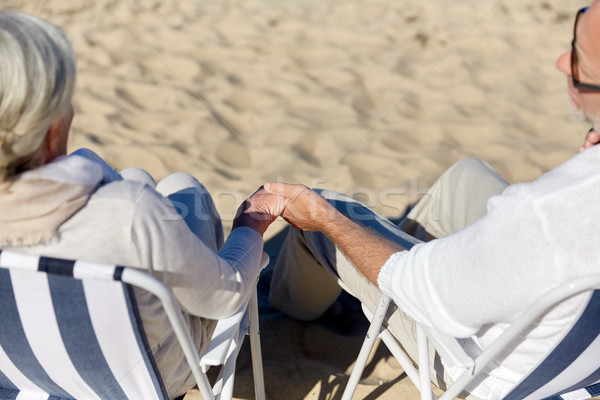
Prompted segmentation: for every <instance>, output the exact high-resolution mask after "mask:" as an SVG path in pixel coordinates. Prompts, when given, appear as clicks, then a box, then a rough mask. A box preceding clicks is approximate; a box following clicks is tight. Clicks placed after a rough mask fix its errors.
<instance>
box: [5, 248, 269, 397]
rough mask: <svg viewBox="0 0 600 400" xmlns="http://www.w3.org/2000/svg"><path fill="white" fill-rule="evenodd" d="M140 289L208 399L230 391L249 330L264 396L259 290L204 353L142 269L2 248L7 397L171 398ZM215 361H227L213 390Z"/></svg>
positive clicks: (259, 392)
mask: <svg viewBox="0 0 600 400" xmlns="http://www.w3.org/2000/svg"><path fill="white" fill-rule="evenodd" d="M267 263H268V257H266V256H265V257H264V258H263V264H262V267H264V266H265V265H266V264H267ZM133 286H136V287H140V288H142V289H144V290H146V291H148V292H150V293H152V294H154V295H155V296H157V297H158V298H159V299H160V300H161V302H162V304H163V309H164V311H165V313H166V314H167V316H168V318H169V321H170V322H171V324H172V327H173V330H174V332H175V334H176V336H177V338H178V340H179V342H180V344H181V347H182V349H183V352H184V354H185V357H186V359H187V361H188V364H189V366H190V369H191V371H192V373H193V376H194V378H195V379H196V382H197V384H198V388H199V390H200V392H201V393H202V396H203V398H204V399H213V398H217V399H218V398H229V399H230V398H231V397H232V392H233V378H234V374H235V359H236V357H237V352H238V351H239V348H240V346H241V344H242V343H241V342H242V341H243V338H244V337H245V334H246V333H248V330H249V331H250V332H249V334H250V337H251V352H252V361H253V372H254V381H255V392H256V397H257V399H264V384H263V372H262V359H261V357H260V342H259V340H258V306H257V302H256V290H255V291H254V295H253V296H252V297H251V298H250V299H249V303H247V307H244V308H243V309H242V310H241V311H240V312H239V313H238V314H237V315H235V316H232V317H231V318H227V319H225V320H222V321H219V323H218V324H217V326H218V329H217V330H216V331H215V334H214V335H213V338H212V340H211V343H210V345H209V352H208V353H207V355H205V356H204V357H206V358H204V357H203V358H202V359H201V358H200V357H199V355H198V353H197V350H195V346H194V344H193V342H192V339H191V336H190V333H189V331H188V330H187V325H186V324H185V322H184V320H183V316H182V313H181V310H180V308H179V306H178V304H177V301H176V300H175V297H174V295H173V292H172V291H171V290H170V289H168V288H167V287H166V286H165V285H164V284H163V283H162V282H160V281H159V280H158V279H156V278H154V277H152V276H151V275H149V274H147V273H145V272H144V271H142V270H139V269H134V268H127V267H121V266H115V265H108V264H99V263H90V262H84V261H69V260H63V259H56V258H48V257H40V256H36V255H28V254H21V253H15V252H9V251H1V250H0V302H1V304H0V318H1V320H2V323H1V324H0V398H2V399H102V400H106V399H143V400H151V399H168V398H169V397H168V395H167V393H166V390H165V387H164V385H163V380H162V378H161V376H160V373H159V371H158V370H157V368H156V364H155V362H154V358H153V356H152V352H151V351H150V349H149V347H148V342H147V340H146V335H145V332H144V328H143V326H142V323H141V319H140V316H139V313H138V310H137V307H136V303H135V297H134V295H133ZM247 310H248V311H247ZM224 324H225V325H227V326H225V327H224V326H223V325H224ZM210 365H223V367H222V368H221V376H220V377H219V378H218V380H217V381H216V383H215V384H214V385H213V386H214V387H211V384H210V383H209V380H208V378H207V376H206V374H205V372H206V369H207V368H208V366H210ZM213 390H214V392H213Z"/></svg>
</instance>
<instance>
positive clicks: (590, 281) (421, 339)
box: [342, 276, 600, 400]
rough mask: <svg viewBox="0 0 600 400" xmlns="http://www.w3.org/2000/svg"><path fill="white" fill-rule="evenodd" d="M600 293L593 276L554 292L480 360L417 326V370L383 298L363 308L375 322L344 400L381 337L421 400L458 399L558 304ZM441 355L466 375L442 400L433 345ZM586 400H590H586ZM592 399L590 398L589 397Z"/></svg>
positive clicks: (450, 339) (348, 398)
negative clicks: (434, 379) (435, 383)
mask: <svg viewBox="0 0 600 400" xmlns="http://www.w3.org/2000/svg"><path fill="white" fill-rule="evenodd" d="M598 289H600V277H597V276H592V277H586V278H579V279H575V280H573V281H571V282H568V283H565V284H564V285H562V286H560V287H558V288H556V289H553V290H552V291H550V292H549V293H547V294H545V295H544V296H542V297H541V298H540V299H539V300H538V301H537V302H536V303H535V304H534V305H533V306H531V307H529V308H528V309H526V310H525V311H524V312H523V313H522V314H521V315H520V316H519V317H518V318H517V320H516V321H515V322H513V323H512V324H511V325H510V326H509V327H508V328H507V329H506V330H505V331H504V332H503V333H502V334H501V335H500V336H499V337H498V338H497V339H496V340H495V341H494V342H493V343H492V344H491V345H490V346H489V347H488V348H486V349H485V351H483V352H482V353H481V354H480V355H479V356H478V357H477V358H475V359H473V358H471V357H469V356H468V355H467V354H466V353H465V352H464V350H463V349H462V347H461V346H460V345H459V343H458V341H457V340H456V339H455V338H453V337H449V336H445V335H442V334H440V333H439V332H435V331H432V330H429V329H427V328H425V327H423V326H421V325H419V324H417V351H418V364H419V367H418V368H417V367H415V366H414V364H413V362H412V361H411V359H410V358H409V356H408V355H407V354H406V353H405V352H404V350H403V349H402V348H401V347H400V345H399V344H398V342H397V341H396V339H395V338H394V337H393V336H392V334H391V333H390V332H389V331H388V329H387V328H386V327H385V326H384V320H385V317H386V313H387V311H388V308H389V306H390V302H391V299H390V297H389V296H387V295H382V296H381V297H380V300H379V303H378V305H377V308H376V310H375V314H374V315H372V313H371V312H370V311H369V310H368V309H367V308H366V307H364V306H363V311H364V312H365V314H366V315H367V317H368V318H369V320H371V324H370V326H369V329H368V331H367V334H366V337H365V340H364V342H363V345H362V347H361V350H360V352H359V355H358V357H357V360H356V365H355V367H354V369H353V371H352V373H351V375H350V378H349V380H348V384H347V386H346V388H345V390H344V394H343V396H342V400H351V399H352V396H353V394H354V392H355V390H356V387H357V385H358V382H359V380H360V377H361V375H362V373H363V371H364V368H365V365H366V363H367V359H368V357H369V354H370V353H371V350H372V348H373V345H374V344H375V341H376V339H377V338H378V337H380V338H381V340H382V341H383V343H384V344H385V345H386V346H387V348H388V349H389V350H390V352H391V353H392V355H393V356H394V357H395V358H396V359H397V361H398V363H399V364H400V366H401V367H402V368H403V369H404V371H405V373H406V375H407V376H408V377H409V379H410V380H411V381H412V383H413V384H414V385H415V386H416V387H417V389H418V390H419V391H420V394H421V400H432V399H436V400H449V399H454V398H456V397H457V396H458V395H459V394H460V393H461V392H463V390H464V389H465V388H466V386H467V385H468V384H469V383H470V382H471V381H472V380H473V379H474V378H475V377H476V376H477V375H478V374H479V373H480V372H481V371H482V370H483V368H484V367H485V366H486V365H487V364H488V363H489V362H490V361H492V360H493V359H494V358H495V357H496V356H497V355H498V354H499V353H500V352H501V351H502V350H503V349H505V348H506V346H508V345H509V344H510V343H511V342H512V341H513V340H514V339H515V338H516V337H518V336H519V335H520V334H521V333H523V332H524V331H525V330H526V329H528V328H529V327H531V326H532V324H533V323H534V321H536V320H537V319H539V318H540V317H542V316H543V315H544V314H545V313H546V312H548V310H550V309H551V308H552V307H554V306H556V305H557V304H559V303H561V302H563V301H565V300H567V299H569V298H571V297H573V296H575V295H577V294H580V293H583V292H586V291H592V290H598ZM430 342H431V344H432V346H433V347H434V348H435V349H436V351H437V352H438V353H439V354H440V357H441V359H442V360H444V362H445V363H446V364H449V365H453V366H459V367H462V368H463V370H464V372H463V373H462V375H460V377H459V378H458V379H456V381H455V382H454V383H453V384H452V385H450V386H449V387H448V389H447V390H446V391H445V392H444V393H443V395H442V396H440V398H439V399H438V398H437V397H436V396H435V395H434V394H433V391H432V390H431V377H430V362H429V360H430V358H429V343H430ZM583 398H586V397H583ZM587 398H589V396H588V397H587Z"/></svg>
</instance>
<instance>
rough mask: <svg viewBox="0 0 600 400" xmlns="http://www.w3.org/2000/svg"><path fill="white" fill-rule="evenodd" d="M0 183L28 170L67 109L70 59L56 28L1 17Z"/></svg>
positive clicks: (21, 17)
mask: <svg viewBox="0 0 600 400" xmlns="http://www.w3.org/2000/svg"><path fill="white" fill-rule="evenodd" d="M0 55H1V56H0V181H2V180H4V179H7V178H9V177H10V176H12V175H14V174H16V173H18V172H20V171H22V170H24V169H27V168H28V163H29V162H30V161H31V158H32V156H34V154H35V153H36V152H37V151H38V150H39V149H40V147H41V146H42V144H43V143H44V140H45V139H46V134H47V132H48V129H49V128H50V127H51V125H52V124H53V123H54V121H55V120H56V119H57V118H59V117H62V116H63V115H65V114H66V113H67V111H68V110H69V109H70V105H71V100H72V97H73V89H74V86H75V56H74V54H73V50H72V48H71V44H70V43H69V41H68V39H67V38H66V37H65V35H64V34H63V33H62V32H61V31H60V29H58V28H57V27H56V26H54V25H52V24H51V23H49V22H47V21H44V20H43V19H40V18H38V17H35V16H33V15H28V14H23V13H18V12H6V13H0Z"/></svg>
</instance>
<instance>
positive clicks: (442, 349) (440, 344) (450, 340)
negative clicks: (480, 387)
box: [419, 326, 475, 373]
mask: <svg viewBox="0 0 600 400" xmlns="http://www.w3.org/2000/svg"><path fill="white" fill-rule="evenodd" d="M419 329H421V330H423V332H425V335H426V336H427V338H428V339H429V341H430V342H431V344H432V345H433V347H434V348H435V350H436V351H437V352H438V353H439V354H440V357H441V359H442V360H443V362H444V364H445V365H446V366H452V367H456V368H461V369H464V370H468V371H470V372H471V373H472V372H473V370H474V367H475V362H474V361H473V359H472V358H471V357H469V355H467V353H466V352H465V350H464V349H463V347H462V346H461V345H460V343H459V339H457V338H455V337H452V336H448V335H444V334H442V333H439V332H435V333H433V332H432V331H431V330H429V329H427V328H425V327H423V326H419Z"/></svg>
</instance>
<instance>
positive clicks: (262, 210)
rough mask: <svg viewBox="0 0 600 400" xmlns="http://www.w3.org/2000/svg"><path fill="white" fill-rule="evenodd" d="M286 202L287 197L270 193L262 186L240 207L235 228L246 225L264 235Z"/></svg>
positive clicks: (281, 211)
mask: <svg viewBox="0 0 600 400" xmlns="http://www.w3.org/2000/svg"><path fill="white" fill-rule="evenodd" d="M286 204H287V199H286V198H285V197H283V196H279V195H276V194H273V193H269V192H267V191H266V190H265V189H264V188H263V187H260V188H259V189H258V190H257V191H256V192H254V194H253V195H252V196H250V197H249V198H248V199H246V200H244V202H243V203H242V204H241V205H240V207H239V208H238V210H237V213H236V216H235V219H234V220H233V229H235V228H238V227H241V226H245V227H248V228H252V229H254V230H256V231H257V232H258V233H260V234H261V235H263V234H264V233H265V231H266V230H267V228H268V227H269V225H271V223H272V222H273V221H275V220H276V219H277V217H279V216H281V214H282V213H283V211H284V210H285V206H286Z"/></svg>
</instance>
